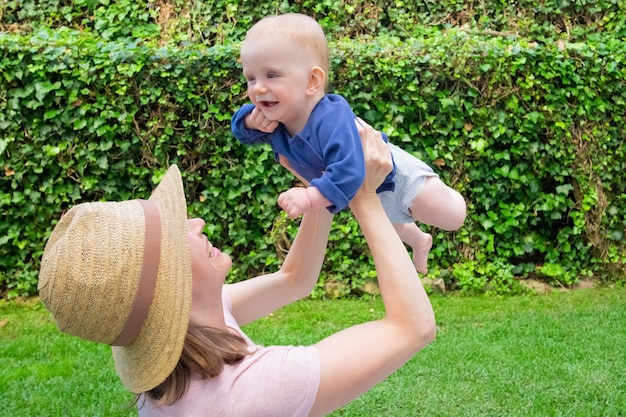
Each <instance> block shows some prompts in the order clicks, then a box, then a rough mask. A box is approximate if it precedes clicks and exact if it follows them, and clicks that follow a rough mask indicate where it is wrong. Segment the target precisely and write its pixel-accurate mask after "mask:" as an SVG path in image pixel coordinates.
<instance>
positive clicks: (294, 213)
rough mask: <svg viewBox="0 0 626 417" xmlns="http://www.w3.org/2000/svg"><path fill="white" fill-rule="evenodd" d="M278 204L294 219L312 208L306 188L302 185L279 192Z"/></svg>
mask: <svg viewBox="0 0 626 417" xmlns="http://www.w3.org/2000/svg"><path fill="white" fill-rule="evenodd" d="M278 205H279V206H280V207H281V208H282V209H283V210H285V212H287V214H288V215H289V217H291V218H292V219H295V218H296V217H298V216H300V215H301V214H304V213H306V212H308V211H310V210H311V209H312V208H313V207H312V206H311V200H310V199H309V196H308V194H307V191H306V188H302V187H294V188H290V189H288V190H287V191H285V192H284V193H281V194H280V195H279V196H278Z"/></svg>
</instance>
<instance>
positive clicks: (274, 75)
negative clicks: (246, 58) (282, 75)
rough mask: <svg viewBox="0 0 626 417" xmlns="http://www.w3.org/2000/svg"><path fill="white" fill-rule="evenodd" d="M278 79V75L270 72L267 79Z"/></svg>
mask: <svg viewBox="0 0 626 417" xmlns="http://www.w3.org/2000/svg"><path fill="white" fill-rule="evenodd" d="M276 77H278V74H277V73H275V72H268V73H267V78H276Z"/></svg>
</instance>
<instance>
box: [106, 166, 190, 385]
mask: <svg viewBox="0 0 626 417" xmlns="http://www.w3.org/2000/svg"><path fill="white" fill-rule="evenodd" d="M149 200H150V201H153V202H154V203H155V204H156V205H157V207H158V209H159V213H160V217H161V251H160V259H159V269H158V274H157V282H156V288H155V292H154V298H153V301H152V305H151V307H150V310H149V312H148V316H147V318H146V321H145V322H144V324H143V326H142V328H141V330H140V332H139V336H137V338H136V339H135V340H134V341H133V342H132V343H131V344H130V345H128V346H113V359H114V361H115V368H116V371H117V373H118V375H119V377H120V380H121V381H122V383H123V384H124V385H125V386H126V388H128V389H129V390H130V391H132V392H134V393H140V392H145V391H148V390H151V389H152V388H155V387H156V386H158V385H159V384H161V383H162V382H163V381H165V379H166V378H167V377H168V376H169V375H170V374H171V373H172V371H173V370H174V368H175V367H176V364H177V363H178V361H179V359H180V355H181V352H182V349H183V344H184V341H185V336H186V335H187V329H188V326H189V316H190V308H191V288H192V276H191V261H190V256H189V243H188V238H187V203H186V201H185V194H184V190H183V182H182V179H181V176H180V171H179V170H178V167H177V166H176V165H172V166H171V167H170V168H169V169H168V171H167V173H166V174H165V176H164V177H163V179H162V180H161V182H160V183H159V185H158V186H157V187H156V188H155V189H154V191H153V192H152V195H151V196H150V198H149Z"/></svg>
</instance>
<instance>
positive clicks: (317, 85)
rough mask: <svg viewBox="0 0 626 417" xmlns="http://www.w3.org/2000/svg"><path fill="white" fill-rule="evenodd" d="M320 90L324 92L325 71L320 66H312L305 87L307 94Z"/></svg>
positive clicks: (313, 93)
mask: <svg viewBox="0 0 626 417" xmlns="http://www.w3.org/2000/svg"><path fill="white" fill-rule="evenodd" d="M320 90H322V92H326V91H325V90H326V72H324V70H323V69H322V68H320V67H313V68H312V69H311V73H310V74H309V83H308V84H307V87H306V92H307V94H308V95H310V96H312V95H315V94H317V93H318V92H319V91H320Z"/></svg>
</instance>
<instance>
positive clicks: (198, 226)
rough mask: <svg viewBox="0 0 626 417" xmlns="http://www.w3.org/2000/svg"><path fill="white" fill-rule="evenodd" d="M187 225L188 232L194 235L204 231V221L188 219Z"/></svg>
mask: <svg viewBox="0 0 626 417" xmlns="http://www.w3.org/2000/svg"><path fill="white" fill-rule="evenodd" d="M187 224H188V225H189V230H191V231H193V232H196V233H202V229H204V226H205V225H206V223H205V222H204V220H202V219H199V218H194V219H189V220H187Z"/></svg>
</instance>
